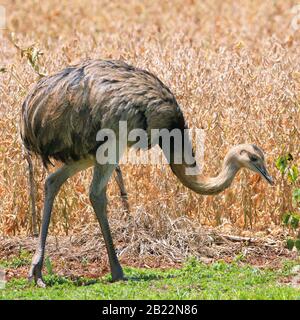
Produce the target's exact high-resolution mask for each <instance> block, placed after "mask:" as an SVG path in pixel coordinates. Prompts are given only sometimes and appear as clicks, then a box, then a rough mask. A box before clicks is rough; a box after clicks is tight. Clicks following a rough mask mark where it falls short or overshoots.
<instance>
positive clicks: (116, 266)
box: [90, 164, 124, 281]
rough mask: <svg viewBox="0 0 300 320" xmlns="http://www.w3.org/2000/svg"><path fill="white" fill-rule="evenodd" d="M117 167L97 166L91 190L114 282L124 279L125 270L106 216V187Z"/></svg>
mask: <svg viewBox="0 0 300 320" xmlns="http://www.w3.org/2000/svg"><path fill="white" fill-rule="evenodd" d="M115 167H116V165H113V164H106V165H99V164H96V165H95V168H94V176H93V181H92V184H91V188H90V200H91V203H92V206H93V208H94V211H95V213H96V216H97V219H98V221H99V224H100V227H101V231H102V234H103V238H104V241H105V245H106V249H107V254H108V258H109V263H110V268H111V273H112V280H113V281H117V280H122V279H124V275H123V270H122V267H121V265H120V263H119V260H118V258H117V255H116V252H115V248H114V245H113V240H112V236H111V232H110V228H109V224H108V220H107V214H106V206H107V199H106V185H107V183H108V180H109V178H110V177H111V175H112V173H113V171H114V169H115Z"/></svg>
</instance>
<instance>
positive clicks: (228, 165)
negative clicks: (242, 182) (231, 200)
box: [170, 157, 239, 195]
mask: <svg viewBox="0 0 300 320" xmlns="http://www.w3.org/2000/svg"><path fill="white" fill-rule="evenodd" d="M170 166H171V169H172V171H173V172H174V174H175V175H176V176H177V177H178V179H179V180H180V181H181V182H182V184H183V185H185V186H186V187H188V188H190V189H191V190H193V191H195V192H197V193H199V194H207V195H209V194H217V193H219V192H221V191H223V190H225V189H226V188H228V187H229V186H230V185H231V183H232V180H233V179H234V177H235V175H236V174H237V172H238V170H239V168H238V166H237V165H236V164H234V162H233V161H230V157H226V158H225V160H224V163H223V166H222V170H221V172H220V173H219V175H217V176H216V177H203V176H201V175H187V174H186V169H187V168H188V166H187V165H186V164H174V163H170Z"/></svg>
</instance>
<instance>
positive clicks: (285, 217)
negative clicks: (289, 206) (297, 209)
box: [282, 212, 292, 226]
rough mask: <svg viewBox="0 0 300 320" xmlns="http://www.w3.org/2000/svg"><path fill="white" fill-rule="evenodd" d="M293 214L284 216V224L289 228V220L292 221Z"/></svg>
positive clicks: (288, 213)
mask: <svg viewBox="0 0 300 320" xmlns="http://www.w3.org/2000/svg"><path fill="white" fill-rule="evenodd" d="M291 215H292V214H291V213H290V212H287V213H285V214H284V215H283V217H282V222H283V223H284V224H285V225H286V226H287V225H288V224H289V220H290V217H291Z"/></svg>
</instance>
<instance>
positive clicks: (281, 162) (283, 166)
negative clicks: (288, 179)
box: [275, 156, 287, 174]
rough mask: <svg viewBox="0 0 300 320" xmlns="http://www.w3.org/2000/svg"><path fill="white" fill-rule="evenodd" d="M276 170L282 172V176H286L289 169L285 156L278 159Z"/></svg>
mask: <svg viewBox="0 0 300 320" xmlns="http://www.w3.org/2000/svg"><path fill="white" fill-rule="evenodd" d="M275 165H276V168H277V169H278V170H279V171H280V172H281V174H284V172H285V169H286V167H287V159H286V157H285V156H280V157H279V158H277V160H276V162H275Z"/></svg>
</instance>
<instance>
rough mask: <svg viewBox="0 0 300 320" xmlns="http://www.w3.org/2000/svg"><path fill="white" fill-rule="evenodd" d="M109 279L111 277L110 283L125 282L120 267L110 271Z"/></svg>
mask: <svg viewBox="0 0 300 320" xmlns="http://www.w3.org/2000/svg"><path fill="white" fill-rule="evenodd" d="M111 277H112V282H116V281H122V280H126V278H125V277H124V273H123V270H122V268H121V266H119V267H118V268H116V269H114V270H112V272H111Z"/></svg>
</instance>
